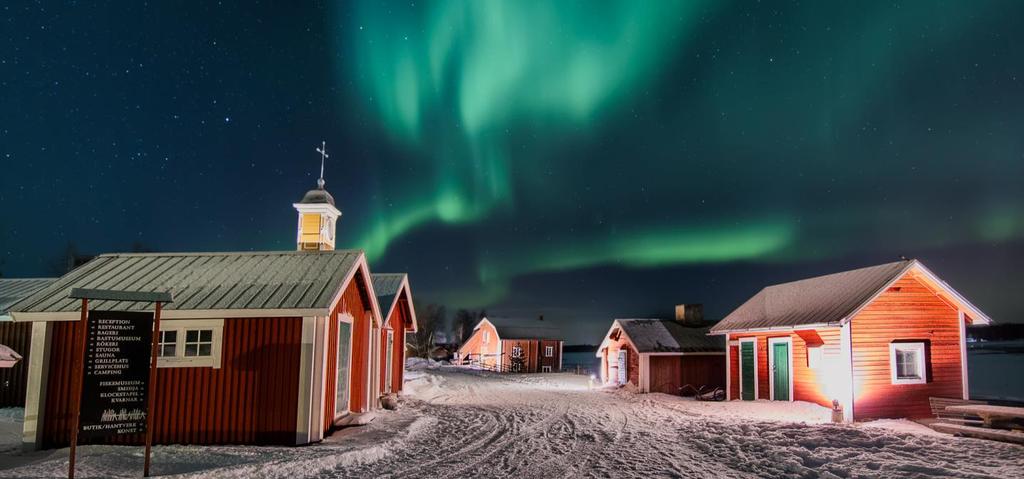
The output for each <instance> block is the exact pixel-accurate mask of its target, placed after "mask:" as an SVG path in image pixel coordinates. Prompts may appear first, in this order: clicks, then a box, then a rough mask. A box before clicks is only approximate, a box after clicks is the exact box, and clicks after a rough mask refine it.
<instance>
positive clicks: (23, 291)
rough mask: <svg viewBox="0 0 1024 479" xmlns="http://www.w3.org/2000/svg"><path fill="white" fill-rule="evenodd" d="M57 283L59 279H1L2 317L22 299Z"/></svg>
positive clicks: (0, 308)
mask: <svg viewBox="0 0 1024 479" xmlns="http://www.w3.org/2000/svg"><path fill="white" fill-rule="evenodd" d="M54 281H57V278H0V316H4V315H5V314H7V310H8V308H9V307H10V306H11V305H12V304H14V303H17V302H18V301H19V300H21V299H22V298H25V297H26V296H28V295H30V294H32V293H35V292H36V291H39V290H40V289H42V288H43V287H45V286H47V285H49V284H50V283H53V282H54Z"/></svg>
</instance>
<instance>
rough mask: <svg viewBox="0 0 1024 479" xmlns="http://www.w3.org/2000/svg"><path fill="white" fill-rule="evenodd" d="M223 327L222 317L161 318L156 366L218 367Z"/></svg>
mask: <svg viewBox="0 0 1024 479" xmlns="http://www.w3.org/2000/svg"><path fill="white" fill-rule="evenodd" d="M223 330H224V320H222V319H189V320H164V321H161V322H160V342H159V344H158V347H157V353H158V355H157V357H158V359H157V367H161V368H181V367H212V368H214V369H218V368H220V349H221V348H220V346H221V336H222V333H223Z"/></svg>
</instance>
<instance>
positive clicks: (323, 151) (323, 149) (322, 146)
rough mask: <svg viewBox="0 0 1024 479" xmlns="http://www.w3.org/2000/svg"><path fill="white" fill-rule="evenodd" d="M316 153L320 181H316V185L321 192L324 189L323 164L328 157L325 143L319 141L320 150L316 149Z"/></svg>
mask: <svg viewBox="0 0 1024 479" xmlns="http://www.w3.org/2000/svg"><path fill="white" fill-rule="evenodd" d="M316 152H317V153H320V179H318V180H316V185H317V186H319V187H320V189H321V190H322V189H324V162H325V161H327V158H328V157H329V156H330V155H328V154H327V142H326V141H321V142H320V148H317V149H316Z"/></svg>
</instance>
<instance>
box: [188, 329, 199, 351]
mask: <svg viewBox="0 0 1024 479" xmlns="http://www.w3.org/2000/svg"><path fill="white" fill-rule="evenodd" d="M189 332H191V331H189ZM198 352H199V346H198V345H196V344H186V345H185V356H189V357H194V356H197V355H198Z"/></svg>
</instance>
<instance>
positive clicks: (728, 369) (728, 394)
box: [725, 333, 732, 401]
mask: <svg viewBox="0 0 1024 479" xmlns="http://www.w3.org/2000/svg"><path fill="white" fill-rule="evenodd" d="M725 400H726V401H732V341H730V340H729V334H728V333H726V335H725Z"/></svg>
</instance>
